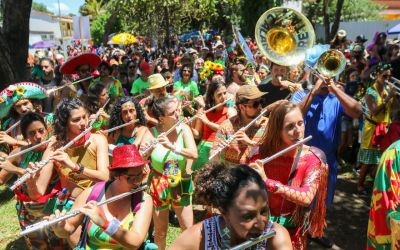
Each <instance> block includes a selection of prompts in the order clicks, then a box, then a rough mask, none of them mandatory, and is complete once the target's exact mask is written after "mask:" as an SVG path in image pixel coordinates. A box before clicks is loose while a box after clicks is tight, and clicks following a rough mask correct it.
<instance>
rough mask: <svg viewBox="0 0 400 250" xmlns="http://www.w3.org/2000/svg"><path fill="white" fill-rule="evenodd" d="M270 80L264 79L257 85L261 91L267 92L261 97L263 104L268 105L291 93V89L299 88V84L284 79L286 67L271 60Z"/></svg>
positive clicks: (286, 72) (286, 73) (286, 71)
mask: <svg viewBox="0 0 400 250" xmlns="http://www.w3.org/2000/svg"><path fill="white" fill-rule="evenodd" d="M270 68H271V80H270V81H266V82H265V81H264V82H262V84H260V85H258V89H259V90H260V91H261V92H268V93H269V95H268V97H267V96H264V97H263V105H264V106H268V105H269V104H272V103H274V102H276V101H279V100H283V99H286V98H287V97H288V96H289V95H290V94H291V89H301V84H298V83H293V82H290V81H287V80H285V79H286V78H287V75H288V68H287V67H286V66H283V65H279V64H276V63H273V62H271V66H270Z"/></svg>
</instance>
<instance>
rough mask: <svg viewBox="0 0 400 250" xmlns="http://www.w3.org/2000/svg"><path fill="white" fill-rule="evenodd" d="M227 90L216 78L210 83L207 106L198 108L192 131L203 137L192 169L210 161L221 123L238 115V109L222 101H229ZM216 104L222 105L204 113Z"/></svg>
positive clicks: (196, 135) (197, 168)
mask: <svg viewBox="0 0 400 250" xmlns="http://www.w3.org/2000/svg"><path fill="white" fill-rule="evenodd" d="M227 99H228V97H227V92H226V87H225V83H224V82H223V81H221V80H214V81H212V82H211V83H210V85H208V88H207V93H206V100H205V108H201V109H200V110H198V112H197V115H196V117H197V118H196V119H195V121H194V126H193V128H192V132H193V134H194V137H195V138H196V139H201V141H200V143H199V145H198V150H197V152H198V154H199V156H198V158H197V160H196V161H195V162H194V163H193V166H192V170H193V171H197V170H200V169H201V168H202V167H203V166H204V164H205V163H207V162H208V157H209V155H210V150H211V148H212V145H213V141H214V140H215V135H216V132H217V130H218V129H219V127H220V124H221V123H222V122H223V121H225V120H226V119H229V118H232V117H233V116H235V115H236V110H235V109H234V108H232V107H229V106H228V104H227V103H226V104H224V105H222V106H221V104H222V103H225V102H226V101H227ZM216 105H220V106H219V107H218V108H216V109H214V110H212V111H210V112H208V113H204V109H210V108H212V107H214V106H216Z"/></svg>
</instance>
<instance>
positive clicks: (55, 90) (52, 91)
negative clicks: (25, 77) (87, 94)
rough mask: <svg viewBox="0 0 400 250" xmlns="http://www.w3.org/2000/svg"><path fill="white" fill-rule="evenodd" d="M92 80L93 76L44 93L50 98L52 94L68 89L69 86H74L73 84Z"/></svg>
mask: <svg viewBox="0 0 400 250" xmlns="http://www.w3.org/2000/svg"><path fill="white" fill-rule="evenodd" d="M92 78H94V76H89V77H86V78H83V79H80V80H77V81H75V82H71V83H67V84H65V85H63V86H60V87H56V88H52V89H49V90H47V91H46V93H47V95H49V96H50V95H51V94H53V93H54V92H57V91H58V90H61V89H63V88H65V87H68V86H71V85H74V84H77V83H80V82H84V81H86V80H90V79H92Z"/></svg>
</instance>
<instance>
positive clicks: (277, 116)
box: [261, 100, 299, 155]
mask: <svg viewBox="0 0 400 250" xmlns="http://www.w3.org/2000/svg"><path fill="white" fill-rule="evenodd" d="M298 108H299V107H298V106H297V105H296V104H293V103H291V102H290V101H287V100H282V101H280V102H279V104H277V105H276V107H274V109H273V110H272V111H271V114H270V116H269V120H268V124H267V129H266V130H265V132H264V135H263V138H262V140H261V141H262V146H261V148H262V151H263V152H264V153H266V155H271V154H273V153H276V152H277V151H278V150H280V149H281V147H282V146H283V145H282V144H283V142H282V138H281V132H282V129H283V121H284V120H285V116H286V114H288V113H289V112H291V111H293V110H295V109H298Z"/></svg>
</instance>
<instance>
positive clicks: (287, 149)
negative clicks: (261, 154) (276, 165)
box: [260, 135, 312, 164]
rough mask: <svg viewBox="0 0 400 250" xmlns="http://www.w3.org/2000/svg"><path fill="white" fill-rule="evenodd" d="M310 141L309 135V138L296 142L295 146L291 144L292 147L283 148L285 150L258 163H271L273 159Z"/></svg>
mask: <svg viewBox="0 0 400 250" xmlns="http://www.w3.org/2000/svg"><path fill="white" fill-rule="evenodd" d="M311 139H312V136H311V135H310V136H307V137H306V138H304V139H302V140H300V141H298V142H296V143H295V144H293V145H291V146H289V147H287V148H285V149H283V150H281V151H279V152H277V153H276V154H273V155H271V156H269V157H266V158H264V159H261V160H260V161H261V162H262V164H265V163H267V162H270V161H272V160H273V159H276V158H278V157H279V156H281V155H284V154H286V153H287V152H289V151H290V150H292V149H294V148H296V147H298V146H299V145H302V144H304V143H306V142H308V141H309V140H311Z"/></svg>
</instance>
